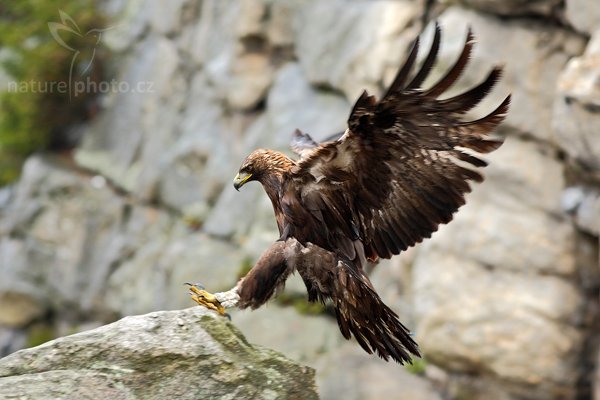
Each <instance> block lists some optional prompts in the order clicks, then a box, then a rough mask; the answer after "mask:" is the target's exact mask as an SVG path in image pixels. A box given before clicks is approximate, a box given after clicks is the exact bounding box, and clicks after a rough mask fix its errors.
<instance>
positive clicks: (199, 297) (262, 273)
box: [188, 241, 295, 315]
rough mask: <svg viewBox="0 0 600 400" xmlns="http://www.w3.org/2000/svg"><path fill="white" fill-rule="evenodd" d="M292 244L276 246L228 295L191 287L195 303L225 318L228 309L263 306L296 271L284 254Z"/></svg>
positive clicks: (287, 242) (262, 257)
mask: <svg viewBox="0 0 600 400" xmlns="http://www.w3.org/2000/svg"><path fill="white" fill-rule="evenodd" d="M294 242H295V241H294ZM291 244H292V243H291V241H285V242H284V241H279V242H275V243H273V244H272V245H271V246H270V247H269V248H268V249H267V250H266V251H265V252H264V253H263V254H262V255H261V256H260V258H259V259H258V261H257V262H256V264H255V265H254V267H253V268H252V269H251V270H250V272H248V274H247V275H246V276H245V277H243V278H242V279H240V280H239V282H238V283H237V285H236V286H235V287H233V288H232V289H230V290H228V291H226V292H219V293H214V294H211V293H209V292H207V291H206V290H204V288H203V287H202V285H192V284H188V285H189V286H190V289H189V290H190V295H191V296H192V300H194V301H195V302H196V303H198V304H199V305H201V306H204V307H207V308H210V309H211V310H215V311H217V312H219V314H221V315H225V309H226V308H231V307H240V308H246V307H251V308H253V309H255V308H258V307H260V306H261V305H263V304H264V303H265V302H267V300H269V299H270V298H271V297H272V296H273V295H274V294H276V293H277V292H278V291H280V290H281V289H282V288H283V286H284V284H285V280H286V279H287V277H288V276H289V274H290V273H291V272H292V270H293V268H291V267H290V266H289V264H288V263H287V261H286V259H285V254H284V253H285V249H286V248H287V247H289V246H290V245H291Z"/></svg>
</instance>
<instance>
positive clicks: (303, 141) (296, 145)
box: [290, 129, 344, 158]
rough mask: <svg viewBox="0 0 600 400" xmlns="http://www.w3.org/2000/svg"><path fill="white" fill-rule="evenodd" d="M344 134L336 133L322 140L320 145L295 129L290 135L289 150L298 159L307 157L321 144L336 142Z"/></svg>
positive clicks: (306, 134)
mask: <svg viewBox="0 0 600 400" xmlns="http://www.w3.org/2000/svg"><path fill="white" fill-rule="evenodd" d="M343 134H344V132H337V133H334V134H333V135H330V136H328V137H326V138H325V139H323V141H321V142H320V143H319V142H317V141H316V140H314V139H313V138H312V137H311V136H310V135H309V134H308V133H306V132H302V131H301V130H300V129H296V130H295V131H294V133H293V134H292V140H291V142H290V148H291V149H292V151H293V152H294V153H296V154H297V155H299V156H300V158H305V157H308V156H309V155H310V154H311V153H312V151H313V150H316V149H317V148H318V147H319V145H320V144H321V143H328V142H333V141H336V140H338V139H339V138H340V137H342V135H343Z"/></svg>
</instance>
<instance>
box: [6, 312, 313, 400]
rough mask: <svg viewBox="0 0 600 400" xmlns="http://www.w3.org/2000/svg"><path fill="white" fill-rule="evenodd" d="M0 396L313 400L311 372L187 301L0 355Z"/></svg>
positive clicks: (26, 397) (24, 397)
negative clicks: (180, 307) (179, 306)
mask: <svg viewBox="0 0 600 400" xmlns="http://www.w3.org/2000/svg"><path fill="white" fill-rule="evenodd" d="M0 398H19V399H29V398H31V399H56V398H74V399H75V398H77V399H98V398H111V399H112V400H117V399H136V398H143V399H165V398H178V399H198V398H219V399H246V398H261V399H279V398H281V399H285V398H302V399H316V398H318V396H317V394H316V389H315V383H314V371H313V370H312V369H310V368H308V367H303V366H299V365H297V364H295V363H293V362H292V361H290V360H288V359H286V358H285V357H283V356H282V355H281V354H279V353H277V352H275V351H272V350H269V349H265V348H260V347H255V346H252V345H250V344H249V343H248V342H247V341H246V339H245V338H244V337H243V336H242V334H241V333H240V332H239V331H238V330H237V329H236V328H235V327H234V326H233V325H232V324H231V323H229V322H228V321H227V320H226V319H225V318H222V317H219V316H216V315H215V314H214V313H213V312H212V311H208V310H205V309H202V308H200V307H193V308H189V309H185V310H178V311H159V312H154V313H150V314H145V315H139V316H132V317H125V318H123V319H121V320H119V321H117V322H114V323H112V324H109V325H105V326H102V327H99V328H97V329H94V330H90V331H86V332H82V333H78V334H74V335H71V336H66V337H62V338H59V339H56V340H53V341H51V342H48V343H45V344H43V345H41V346H38V347H35V348H31V349H25V350H21V351H19V352H17V353H14V354H12V355H10V356H8V357H5V358H3V359H1V360H0Z"/></svg>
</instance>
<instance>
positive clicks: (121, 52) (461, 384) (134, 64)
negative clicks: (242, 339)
mask: <svg viewBox="0 0 600 400" xmlns="http://www.w3.org/2000/svg"><path fill="white" fill-rule="evenodd" d="M455 3H456V2H443V4H438V3H437V2H420V1H418V2H412V1H391V0H390V1H377V2H369V1H342V0H334V1H328V2H320V1H294V0H286V1H268V0H245V1H234V0H231V1H230V0H213V1H211V0H204V1H202V2H194V1H189V0H178V1H170V2H158V1H146V2H121V1H109V2H108V3H107V6H106V7H107V12H108V13H110V14H111V15H112V18H113V20H114V24H115V29H112V30H110V31H108V32H107V34H106V37H105V39H104V40H105V41H106V44H107V45H108V46H109V47H110V48H111V49H112V50H113V52H114V53H115V54H116V56H115V62H114V69H115V71H116V72H115V73H116V77H115V79H116V80H117V81H118V82H123V83H126V85H125V84H124V85H123V87H128V88H129V90H124V91H121V92H115V93H111V94H109V95H107V96H106V97H105V99H104V110H103V112H102V113H101V114H100V115H99V117H98V118H97V119H96V120H95V121H94V122H93V123H92V124H91V125H90V126H89V127H88V128H87V132H86V134H85V137H84V142H83V143H82V145H81V146H80V147H79V148H78V149H77V151H76V153H75V162H74V163H70V162H66V161H64V160H62V159H57V158H55V157H49V156H35V157H32V158H31V159H30V160H29V161H28V162H27V164H26V166H25V169H24V172H23V176H22V178H21V181H20V182H19V183H18V184H17V185H16V186H15V187H14V188H13V189H10V190H9V189H4V192H3V193H4V194H6V195H3V196H0V199H2V198H5V199H6V200H5V201H2V202H0V203H1V207H2V211H1V212H2V216H3V218H2V222H1V236H0V309H2V313H0V326H1V327H2V328H0V346H1V347H2V348H3V349H4V350H5V351H6V352H9V351H11V350H14V349H16V348H18V347H20V346H22V345H23V344H24V342H26V341H27V339H26V338H27V337H29V338H31V336H32V335H33V336H35V335H34V333H36V332H38V333H39V332H40V331H41V332H45V331H47V330H48V329H49V328H47V327H46V328H44V326H46V325H44V324H50V328H51V330H53V332H52V334H64V333H66V332H68V331H70V330H72V329H83V328H85V327H89V326H93V325H96V324H98V323H105V322H109V321H112V320H113V319H114V318H115V317H117V316H122V315H130V314H137V313H145V312H150V311H155V310H159V309H176V308H182V307H185V306H187V305H189V304H190V301H189V299H188V296H187V294H186V291H185V289H184V287H183V286H182V283H183V282H187V281H201V282H202V283H203V284H204V285H205V286H206V287H207V288H209V289H211V290H223V289H228V288H229V287H231V285H233V284H234V283H235V281H236V279H237V275H238V274H239V273H240V272H242V271H243V270H244V269H245V268H247V267H248V265H251V263H252V262H253V261H254V260H255V259H256V258H257V257H258V255H259V254H260V252H261V251H262V249H264V248H265V246H266V245H267V244H269V243H270V242H272V241H273V240H274V239H275V238H276V233H275V224H274V221H273V218H272V211H271V209H270V203H269V201H268V199H267V198H266V196H264V194H263V193H262V192H261V190H260V188H258V187H257V186H258V185H254V186H253V185H248V186H247V187H244V191H243V192H242V193H236V192H235V191H234V190H233V189H232V188H231V187H230V180H231V178H232V177H233V175H234V174H235V172H236V170H237V167H238V164H239V162H240V161H241V160H242V158H243V157H244V156H245V155H246V154H247V153H248V152H249V151H251V150H252V149H254V148H256V147H274V148H280V149H285V148H286V146H287V142H288V140H289V135H290V133H291V132H292V131H293V129H295V128H301V129H302V130H305V131H307V132H309V133H311V134H313V135H314V136H315V137H317V138H319V137H325V136H327V135H329V134H331V133H332V132H336V131H339V130H342V129H344V125H345V119H346V117H347V114H348V112H349V108H350V106H351V103H352V101H353V100H354V99H355V97H356V96H357V95H358V94H359V93H360V91H361V90H362V89H363V88H367V89H369V90H370V91H372V92H375V93H378V92H380V91H381V90H382V87H383V86H384V85H385V83H387V82H389V81H390V79H391V77H392V74H393V73H394V72H395V70H396V69H397V66H398V65H399V63H400V62H401V61H402V60H403V57H404V55H405V50H406V48H407V46H408V45H409V43H410V41H411V40H412V39H413V38H414V36H415V35H416V34H418V33H419V32H420V31H421V30H423V29H425V34H424V42H425V43H424V46H425V47H426V46H427V43H426V42H427V40H428V38H429V37H430V34H431V29H430V27H429V28H426V26H427V24H426V23H427V22H429V21H430V20H432V19H433V18H437V19H438V20H439V22H440V24H441V25H442V27H443V28H444V34H443V41H442V61H441V62H440V63H439V64H438V65H437V67H436V68H437V70H438V73H439V72H440V71H443V70H444V68H445V67H447V65H448V64H450V63H451V62H453V60H454V58H455V57H456V56H457V52H458V48H459V46H460V45H461V44H462V42H463V40H464V35H465V32H466V29H467V26H471V27H472V28H473V31H474V32H475V34H476V37H477V40H478V45H477V47H476V50H475V53H474V56H473V59H472V61H471V64H470V66H469V69H468V70H467V71H468V72H467V73H466V74H465V76H464V77H463V78H462V80H461V82H459V84H458V85H457V90H460V89H461V88H464V87H465V86H466V85H469V84H473V83H474V82H476V81H478V80H480V79H482V78H483V76H484V75H485V73H486V72H487V71H489V69H490V68H491V66H492V65H494V64H498V63H502V64H504V65H505V67H506V73H505V76H504V79H503V84H502V86H501V87H500V88H498V90H496V91H495V92H494V93H495V95H496V96H497V97H495V98H492V99H491V102H497V99H498V98H501V97H502V96H503V95H505V94H506V93H507V92H512V93H513V105H512V107H511V110H510V113H509V117H508V119H507V122H506V123H505V124H504V125H503V127H502V129H501V133H502V134H504V135H506V137H507V140H506V143H505V145H504V146H503V147H502V148H501V149H500V150H498V151H497V152H495V153H494V154H493V155H492V156H490V157H488V160H489V161H490V163H491V166H490V167H488V168H487V169H486V171H485V174H486V177H487V178H486V182H484V184H482V185H480V186H478V187H477V188H476V189H475V190H474V192H473V193H472V194H471V195H470V196H469V198H468V202H467V203H468V204H467V205H466V206H465V207H464V208H463V209H461V210H460V211H459V213H458V214H457V215H456V218H455V220H454V221H453V222H452V223H451V224H450V225H448V226H446V227H443V228H442V229H440V231H439V232H437V233H436V234H434V236H433V238H432V239H431V240H429V241H427V242H426V243H424V244H423V245H420V246H417V247H416V248H415V249H412V250H410V251H408V252H406V253H405V254H403V255H401V256H400V257H397V258H396V259H394V260H392V261H391V262H386V263H382V264H381V265H379V266H378V267H377V268H376V269H375V271H374V272H373V280H374V282H375V286H376V287H377V288H378V290H379V291H380V292H381V293H382V295H383V297H384V299H385V300H386V301H387V302H388V304H390V306H391V307H392V308H394V309H395V310H397V311H398V312H399V313H400V315H401V316H402V318H403V320H404V321H407V323H408V325H409V326H410V327H411V328H412V329H413V330H414V331H415V332H416V335H417V341H418V342H419V343H420V344H421V346H422V349H423V352H424V354H425V360H426V361H425V364H424V366H422V368H421V369H423V371H419V372H420V376H415V375H411V374H409V373H407V372H406V371H405V370H404V369H401V368H399V367H398V366H396V365H389V364H385V363H383V362H380V361H379V360H377V359H375V358H373V357H368V356H367V355H363V354H362V353H361V350H360V349H359V348H358V346H356V345H353V344H349V343H345V342H343V340H341V339H340V338H341V336H340V335H339V333H338V332H337V327H336V325H335V321H333V320H331V319H329V318H328V317H327V316H325V315H301V314H298V313H296V312H295V311H294V310H293V309H292V308H291V307H284V306H281V305H275V304H273V305H270V306H268V307H266V308H264V309H262V310H259V311H256V312H253V313H249V312H242V313H234V314H233V321H234V323H235V324H236V325H237V326H239V327H240V329H241V330H242V331H243V332H245V333H246V334H247V336H248V337H249V339H250V340H251V341H256V342H258V343H263V344H267V345H269V346H270V347H274V348H277V349H278V350H281V351H283V352H284V353H285V354H286V355H288V356H290V357H293V358H295V359H296V360H300V361H302V362H305V363H308V364H310V365H312V366H314V367H316V368H317V381H318V383H319V391H320V394H321V396H322V397H323V398H339V396H340V395H343V396H344V397H345V398H349V399H371V398H372V399H376V398H382V397H390V396H391V395H392V394H393V395H394V396H397V395H399V394H404V397H405V398H411V399H415V398H436V397H440V396H447V397H450V398H488V399H576V398H589V397H590V396H591V395H592V394H591V393H592V391H593V390H596V391H600V378H597V377H596V378H594V374H597V372H595V371H597V370H598V368H597V367H596V365H597V364H598V359H599V358H600V353H598V340H599V339H600V336H599V335H598V331H599V320H600V317H599V313H598V309H599V308H598V289H599V287H600V268H599V263H600V257H599V255H598V247H599V244H598V235H599V231H600V200H599V198H600V164H598V160H600V147H599V146H600V137H599V136H598V130H597V126H600V117H599V115H600V114H599V111H598V110H599V108H598V107H599V104H600V87H599V86H598V81H599V80H600V58H599V57H600V16H599V15H598V13H597V10H596V8H597V7H592V6H591V5H590V4H589V2H588V1H585V0H567V1H565V2H561V1H555V0H539V1H529V2H524V1H520V0H514V1H475V0H473V1H470V0H469V1H463V2H460V3H461V5H457V4H455ZM491 102H490V103H489V104H488V105H489V107H491ZM489 107H488V108H487V109H485V108H486V105H484V106H483V107H482V109H481V110H476V112H477V111H480V112H481V113H482V114H483V113H484V112H485V111H486V110H489ZM297 292H299V293H302V292H303V288H302V285H301V284H299V283H298V282H297V281H292V282H290V284H289V285H288V293H291V294H292V295H293V294H294V293H297ZM264 326H268V327H269V329H267V330H265V329H264ZM30 341H31V339H30ZM340 365H343V366H344V368H340ZM346 366H347V367H346ZM596 376H597V375H596ZM364 377H373V379H365V378H364ZM375 377H376V378H375ZM348 382H350V383H348ZM364 382H368V383H364ZM594 387H595V388H596V389H594ZM407 390H411V391H412V392H410V393H408V392H407ZM597 396H598V398H600V394H598V395H597Z"/></svg>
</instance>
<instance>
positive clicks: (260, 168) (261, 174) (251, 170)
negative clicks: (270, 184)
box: [233, 149, 294, 190]
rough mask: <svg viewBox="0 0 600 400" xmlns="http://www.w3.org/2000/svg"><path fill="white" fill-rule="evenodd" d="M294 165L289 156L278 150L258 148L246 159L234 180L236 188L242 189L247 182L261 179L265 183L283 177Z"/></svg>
mask: <svg viewBox="0 0 600 400" xmlns="http://www.w3.org/2000/svg"><path fill="white" fill-rule="evenodd" d="M293 166H294V161H292V160H291V159H290V158H289V157H288V156H286V155H285V154H283V153H280V152H278V151H273V150H265V149H257V150H254V151H253V152H252V153H250V155H249V156H248V157H246V159H244V161H243V162H242V165H241V167H240V170H239V171H238V174H237V175H236V176H235V179H234V180H233V187H234V188H235V190H240V188H241V187H242V186H244V184H246V182H250V181H259V182H261V183H263V184H265V183H266V182H267V181H268V180H270V178H281V177H282V176H283V174H284V173H286V172H287V171H288V170H289V169H290V168H291V167H293Z"/></svg>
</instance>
